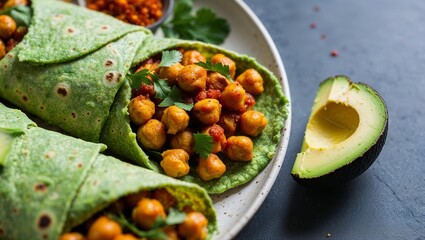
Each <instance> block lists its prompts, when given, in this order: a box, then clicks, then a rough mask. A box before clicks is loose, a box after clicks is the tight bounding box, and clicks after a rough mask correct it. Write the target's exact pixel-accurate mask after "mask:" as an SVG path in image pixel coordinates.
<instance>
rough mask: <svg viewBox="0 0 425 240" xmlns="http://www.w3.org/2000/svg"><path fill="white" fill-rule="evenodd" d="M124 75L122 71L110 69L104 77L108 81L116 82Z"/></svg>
mask: <svg viewBox="0 0 425 240" xmlns="http://www.w3.org/2000/svg"><path fill="white" fill-rule="evenodd" d="M121 77H122V74H121V73H117V72H116V71H109V72H107V73H106V74H105V76H104V77H103V79H104V80H105V82H106V83H111V84H116V83H118V82H119V81H120V78H121Z"/></svg>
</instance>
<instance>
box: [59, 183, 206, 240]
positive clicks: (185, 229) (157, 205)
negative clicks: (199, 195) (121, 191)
mask: <svg viewBox="0 0 425 240" xmlns="http://www.w3.org/2000/svg"><path fill="white" fill-rule="evenodd" d="M177 208H181V209H179V210H178V209H177ZM207 226H208V219H207V218H206V217H205V216H204V214H202V213H201V212H198V211H194V210H192V208H191V206H189V205H186V206H179V204H178V202H177V199H176V198H175V197H174V196H173V195H171V194H170V193H169V192H168V190H167V189H165V188H160V189H155V190H151V191H141V192H138V193H133V194H129V195H127V196H125V197H122V198H120V199H119V200H118V201H116V202H115V203H113V204H111V205H110V206H109V207H108V208H106V209H105V210H103V211H102V212H100V213H98V214H96V215H95V216H93V217H92V218H90V219H89V220H87V221H86V222H85V223H83V224H81V225H79V226H77V227H75V228H74V229H72V230H71V231H69V232H67V233H64V234H62V235H61V237H60V240H137V239H199V240H202V239H206V238H207V235H208V229H207Z"/></svg>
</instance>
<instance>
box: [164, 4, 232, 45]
mask: <svg viewBox="0 0 425 240" xmlns="http://www.w3.org/2000/svg"><path fill="white" fill-rule="evenodd" d="M192 9H193V1H192V0H179V1H177V3H176V5H175V7H174V14H173V18H172V19H170V20H167V21H166V22H165V23H164V24H163V25H162V26H161V29H162V31H163V32H164V35H165V37H172V38H181V39H187V40H198V41H203V42H207V43H213V44H222V43H223V42H224V40H225V39H226V37H227V36H228V35H229V33H230V25H229V23H228V22H227V20H226V19H224V18H220V17H218V16H217V15H216V14H215V13H214V12H213V11H212V10H211V9H208V8H201V9H199V10H197V11H196V12H195V14H194V15H192Z"/></svg>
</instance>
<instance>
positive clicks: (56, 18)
mask: <svg viewBox="0 0 425 240" xmlns="http://www.w3.org/2000/svg"><path fill="white" fill-rule="evenodd" d="M63 17H64V16H63V15H62V14H60V13H58V14H55V15H54V16H53V19H54V20H56V21H62V20H63Z"/></svg>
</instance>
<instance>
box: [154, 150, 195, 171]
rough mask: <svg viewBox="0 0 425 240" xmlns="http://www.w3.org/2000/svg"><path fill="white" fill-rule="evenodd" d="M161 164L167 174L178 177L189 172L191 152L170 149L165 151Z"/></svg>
mask: <svg viewBox="0 0 425 240" xmlns="http://www.w3.org/2000/svg"><path fill="white" fill-rule="evenodd" d="M160 164H161V167H162V169H163V170H164V172H165V174H167V176H170V177H174V178H178V177H183V176H186V175H187V174H189V170H190V166H189V154H187V152H185V151H184V150H183V149H170V150H167V151H165V152H163V153H162V161H161V163H160Z"/></svg>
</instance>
